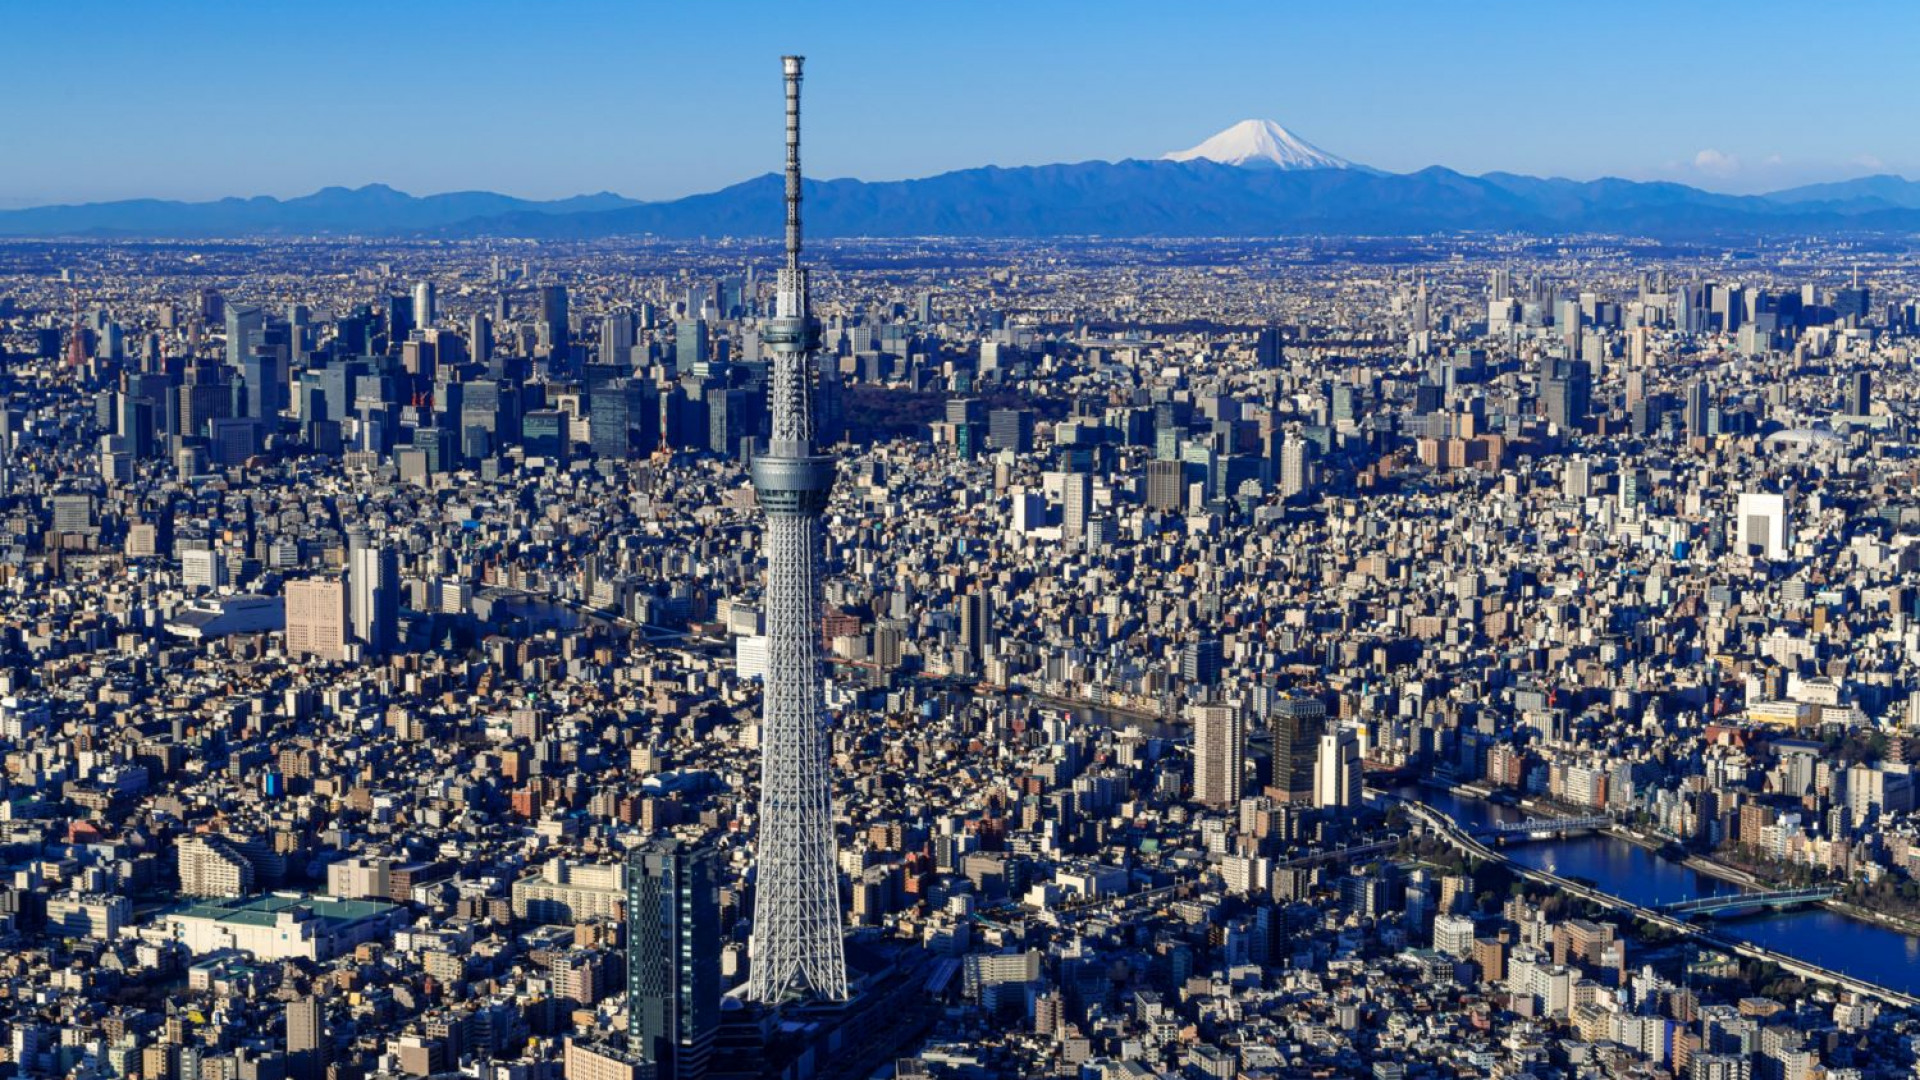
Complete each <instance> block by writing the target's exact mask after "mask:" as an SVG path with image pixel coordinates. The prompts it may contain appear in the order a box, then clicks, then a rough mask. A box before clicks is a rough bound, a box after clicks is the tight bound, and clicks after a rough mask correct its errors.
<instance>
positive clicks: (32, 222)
mask: <svg viewBox="0 0 1920 1080" xmlns="http://www.w3.org/2000/svg"><path fill="white" fill-rule="evenodd" d="M805 198H806V220H807V232H808V234H809V235H811V236H817V237H931V236H979V237H1004V238H1039V237H1059V236H1106V237H1115V238H1122V237H1137V238H1145V237H1215V236H1217V237H1259V236H1288V235H1296V236H1297V235H1374V236H1394V235H1417V234H1425V233H1434V232H1450V231H1460V230H1473V231H1512V232H1522V233H1535V234H1554V233H1569V232H1625V233H1634V234H1639V235H1649V236H1662V237H1704V236H1710V235H1719V236H1738V235H1755V234H1781V233H1798V234H1810V233H1834V232H1881V231H1915V230H1920V183H1916V182H1914V181H1910V180H1906V179H1903V178H1901V177H1898V176H1869V177H1863V178H1860V179H1855V180H1846V181H1841V182H1838V183H1827V184H1814V185H1809V186H1806V187H1798V188H1792V189H1789V190H1785V191H1778V192H1774V193H1771V194H1767V195H1724V194H1717V193H1714V192H1709V191H1703V190H1700V189H1698V188H1694V187H1689V186H1687V185H1684V184H1677V183H1666V182H1655V181H1631V180H1618V179H1602V180H1591V181H1575V180H1563V179H1540V178H1537V177H1530V176H1519V175H1515V174H1512V173H1498V172H1496V173H1487V174H1485V175H1482V176H1469V175H1466V174H1464V173H1459V172H1455V171H1453V170H1451V169H1446V168H1440V167H1437V166H1436V167H1432V168H1427V169H1422V170H1420V171H1418V172H1411V173H1386V172H1381V171H1379V170H1376V169H1371V168H1368V167H1366V166H1363V165H1357V164H1355V163H1354V162H1351V161H1348V160H1346V159H1345V158H1341V157H1338V156H1336V155H1334V154H1330V153H1328V152H1327V151H1324V150H1321V149H1320V148H1319V147H1316V146H1314V145H1313V144H1312V143H1309V142H1307V141H1306V140H1304V139H1301V138H1299V137H1297V136H1295V135H1294V134H1292V133H1291V132H1289V131H1287V129H1285V128H1283V127H1281V126H1280V125H1279V124H1276V123H1273V122H1272V121H1263V120H1248V121H1243V122H1241V123H1239V124H1235V125H1234V126H1232V127H1230V128H1228V129H1226V130H1225V131H1222V132H1220V133H1219V134H1217V135H1215V136H1213V137H1212V138H1209V139H1207V140H1205V141H1203V142H1201V143H1200V144H1198V145H1197V146H1194V147H1193V148H1191V149H1189V150H1184V151H1178V152H1175V153H1172V154H1168V155H1167V156H1166V157H1164V158H1161V159H1159V160H1153V161H1147V160H1132V159H1130V160H1125V161H1117V162H1106V161H1087V162H1081V163H1078V164H1062V165H1034V166H1022V167H1018V168H1000V167H995V166H987V167H983V168H975V169H962V170H958V171H955V172H949V173H942V174H940V175H937V176H930V177H926V178H923V179H917V180H896V181H884V182H867V181H861V180H809V181H807V182H806V185H805ZM782 214H783V210H782V201H781V180H780V177H779V176H778V174H772V173H770V174H767V175H765V176H760V177H756V178H754V179H751V180H747V181H744V182H742V183H738V184H734V185H732V186H730V187H726V188H722V189H720V190H718V191H713V192H708V193H705V194H700V195H691V196H687V197H685V198H681V199H673V200H666V201H658V202H641V201H638V200H634V199H628V198H624V197H622V196H619V195H614V194H611V193H607V192H602V193H600V194H597V195H581V196H575V197H573V198H568V199H560V200H554V201H537V200H530V199H520V198H514V197H512V196H507V195H499V194H495V193H492V192H485V191H466V192H451V193H446V194H440V195H428V196H413V195H408V194H406V193H404V192H400V191H396V190H394V189H393V188H390V187H387V186H385V185H381V184H373V185H369V186H366V187H361V188H353V189H348V188H340V187H330V188H325V189H322V190H320V191H317V192H315V193H313V194H311V195H306V196H302V197H299V198H293V199H285V200H281V199H274V198H268V197H264V196H262V197H257V198H247V199H241V198H231V199H221V200H218V201H213V202H191V203H190V202H172V201H165V200H157V199H134V200H126V201H120V202H102V203H85V204H76V205H65V206H42V207H33V208H28V209H23V210H7V211H0V237H63V236H64V237H88V236H90V237H139V238H167V239H195V238H215V237H245V236H283V237H284V236H314V235H320V236H345V235H359V236H384V237H438V238H472V237H486V236H499V237H525V238H534V239H543V238H550V239H594V238H602V237H614V236H639V235H653V236H659V237H667V238H681V239H688V238H699V237H715V238H717V237H723V236H729V237H774V236H777V235H779V233H780V230H781V225H782V221H783V217H782Z"/></svg>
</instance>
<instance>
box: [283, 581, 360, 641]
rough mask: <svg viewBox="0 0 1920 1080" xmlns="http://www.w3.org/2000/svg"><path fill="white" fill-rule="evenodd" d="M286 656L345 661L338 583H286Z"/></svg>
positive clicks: (341, 597)
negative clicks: (316, 657)
mask: <svg viewBox="0 0 1920 1080" xmlns="http://www.w3.org/2000/svg"><path fill="white" fill-rule="evenodd" d="M287 654H288V655H290V656H318V657H320V658H321V659H323V660H334V661H341V660H345V659H346V658H347V597H346V589H345V587H344V586H343V585H342V584H341V583H340V582H339V581H338V580H331V581H329V580H317V581H289V582H287Z"/></svg>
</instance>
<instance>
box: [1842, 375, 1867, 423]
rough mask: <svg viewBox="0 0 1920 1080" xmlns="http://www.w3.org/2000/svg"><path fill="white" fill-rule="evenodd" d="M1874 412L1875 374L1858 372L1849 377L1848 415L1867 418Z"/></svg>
mask: <svg viewBox="0 0 1920 1080" xmlns="http://www.w3.org/2000/svg"><path fill="white" fill-rule="evenodd" d="M1872 412H1873V374H1872V373H1871V372H1866V371H1856V372H1854V373H1852V374H1851V375H1849V376H1848V377H1847V414H1848V415H1849V416H1867V415H1870V414H1871V413H1872Z"/></svg>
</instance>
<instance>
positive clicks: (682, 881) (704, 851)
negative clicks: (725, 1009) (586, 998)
mask: <svg viewBox="0 0 1920 1080" xmlns="http://www.w3.org/2000/svg"><path fill="white" fill-rule="evenodd" d="M720 990H721V987H720V888H719V882H718V877H717V876H716V873H715V870H714V855H713V850H712V849H711V848H709V847H706V846H705V845H699V844H686V843H682V842H680V841H677V840H665V841H659V842H655V843H651V844H647V845H645V846H643V847H639V848H636V849H634V851H633V852H632V853H631V854H630V855H628V857H627V1041H628V1044H629V1045H630V1046H631V1047H632V1048H633V1049H634V1050H637V1051H639V1053H640V1054H641V1056H642V1057H643V1058H644V1059H645V1060H646V1061H649V1062H651V1063H653V1064H654V1065H655V1066H656V1068H657V1070H658V1080H698V1078H699V1077H702V1076H705V1075H706V1071H707V1060H708V1057H709V1055H710V1054H711V1053H712V1050H713V1040H714V1035H715V1034H716V1033H717V1031H718V1030H719V1027H720Z"/></svg>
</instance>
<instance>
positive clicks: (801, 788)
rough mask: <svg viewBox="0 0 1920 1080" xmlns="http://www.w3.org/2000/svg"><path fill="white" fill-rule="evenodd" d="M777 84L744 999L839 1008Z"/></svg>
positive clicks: (796, 182)
mask: <svg viewBox="0 0 1920 1080" xmlns="http://www.w3.org/2000/svg"><path fill="white" fill-rule="evenodd" d="M782 64H783V65H784V67H785V69H786V78H787V262H786V265H785V266H783V267H782V268H781V269H780V279H779V283H778V286H777V288H776V290H775V293H774V314H773V318H771V319H769V320H767V321H766V323H765V325H764V326H762V328H761V330H760V341H761V343H762V344H763V345H765V346H766V347H767V349H768V350H769V351H770V352H771V353H772V356H773V372H772V376H771V378H770V380H769V382H770V386H769V393H770V394H771V396H772V399H773V401H772V405H773V440H772V445H771V446H770V448H769V450H768V452H767V453H765V454H762V455H760V456H759V457H756V458H755V459H754V461H753V488H754V491H755V493H756V494H758V496H759V498H760V507H761V509H762V510H764V511H765V512H766V516H767V532H766V549H767V594H766V607H767V675H766V688H765V695H764V701H763V704H762V707H761V713H760V808H759V815H760V827H759V837H758V845H759V846H758V850H757V859H756V872H755V879H754V901H753V937H752V940H751V942H750V949H751V952H750V956H751V965H752V966H751V969H750V971H749V974H748V979H747V994H748V996H749V997H751V998H752V999H753V1000H755V1001H764V1002H775V1001H779V1000H781V999H783V998H785V997H787V996H788V995H789V994H793V993H800V994H812V995H814V996H816V997H822V998H827V999H830V1000H836V1001H837V1000H841V999H844V998H845V997H846V996H847V965H846V954H845V951H844V946H843V944H842V941H841V919H840V883H839V871H838V869H837V867H836V866H835V864H834V836H833V791H832V779H831V775H830V772H831V768H832V766H831V764H830V763H829V761H828V752H827V751H828V740H827V726H826V712H825V708H824V705H823V701H822V697H821V688H820V657H819V653H818V642H819V636H820V561H821V543H820V515H821V513H822V512H823V511H825V510H826V506H827V495H828V493H829V492H830V491H831V490H832V488H833V476H834V465H833V458H831V457H829V456H826V455H824V454H816V453H814V447H813V401H812V394H811V382H812V375H813V372H812V370H811V368H812V354H813V347H814V345H815V343H816V341H817V338H818V336H819V329H818V327H817V326H816V325H815V323H814V321H813V318H812V315H811V313H810V312H809V310H808V303H807V272H806V271H805V270H803V269H801V267H800V65H801V58H800V57H798V56H788V57H784V58H783V59H782Z"/></svg>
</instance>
